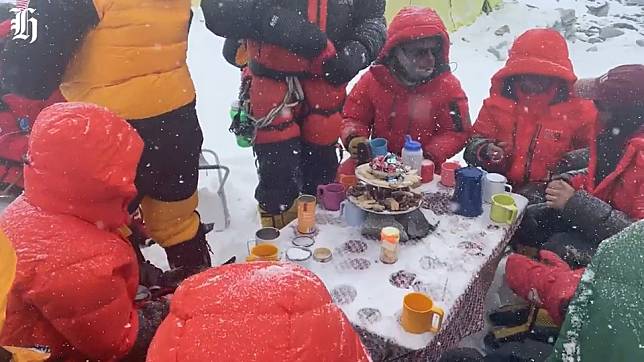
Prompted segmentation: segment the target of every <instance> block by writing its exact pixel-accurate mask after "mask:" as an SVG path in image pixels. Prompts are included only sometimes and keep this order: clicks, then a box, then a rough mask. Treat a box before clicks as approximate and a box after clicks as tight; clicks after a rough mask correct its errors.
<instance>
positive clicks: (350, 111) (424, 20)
mask: <svg viewBox="0 0 644 362" xmlns="http://www.w3.org/2000/svg"><path fill="white" fill-rule="evenodd" d="M427 37H439V38H440V39H441V40H442V54H441V55H440V59H437V61H436V63H437V69H440V68H441V65H442V68H443V69H442V72H441V73H439V74H437V75H436V76H435V78H433V79H432V80H430V81H428V82H427V83H424V84H421V85H419V86H416V87H412V88H409V87H406V86H405V85H403V84H402V83H400V82H399V81H398V79H397V78H396V77H395V76H394V75H393V74H392V73H391V71H390V70H389V68H388V67H387V66H386V65H384V64H383V63H384V62H386V59H387V58H388V57H389V55H390V53H391V51H392V50H393V49H394V48H395V47H396V46H397V45H399V44H401V43H403V42H406V41H409V40H415V39H421V38H427ZM449 44H450V43H449V36H448V34H447V30H446V28H445V25H444V24H443V21H442V20H441V19H440V17H439V16H438V15H437V14H436V12H434V10H432V9H429V8H418V7H406V8H403V9H402V10H400V12H399V13H398V14H397V15H396V16H395V17H394V19H393V20H392V22H391V24H390V25H389V30H388V33H387V41H386V43H385V46H384V47H383V49H382V51H381V52H380V55H379V57H378V60H377V62H378V63H380V64H376V65H373V66H372V67H371V68H370V69H369V71H368V72H367V73H366V74H365V75H364V76H362V78H360V81H358V83H357V84H356V85H355V87H354V88H353V90H352V91H351V94H350V95H349V97H348V99H347V101H346V103H345V105H344V109H343V118H344V121H343V124H342V140H343V141H344V142H345V145H346V146H348V142H349V139H350V138H352V137H355V136H362V137H367V138H368V137H374V138H376V137H382V138H386V139H387V140H388V141H389V151H391V152H396V153H398V154H400V151H401V150H402V148H403V145H404V143H405V141H404V136H405V135H407V134H409V135H411V136H412V138H413V139H415V140H418V141H420V143H421V144H422V145H423V150H424V153H425V158H429V159H431V160H432V161H434V163H436V165H437V166H438V165H440V164H442V163H443V162H445V160H446V159H448V158H449V157H452V156H454V155H455V154H456V153H457V152H459V151H460V150H461V149H462V148H463V146H464V145H465V142H466V141H467V139H468V137H469V136H470V128H471V125H470V117H469V110H468V106H467V97H466V96H465V93H464V92H463V89H462V88H461V84H460V83H459V81H458V80H457V79H456V77H455V76H454V75H453V74H452V73H451V71H450V70H449Z"/></svg>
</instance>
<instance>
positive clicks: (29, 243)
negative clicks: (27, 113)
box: [0, 103, 143, 361]
mask: <svg viewBox="0 0 644 362" xmlns="http://www.w3.org/2000/svg"><path fill="white" fill-rule="evenodd" d="M142 148H143V142H142V141H141V139H140V137H139V136H138V134H137V133H136V131H135V130H134V129H133V128H132V127H131V126H130V125H129V124H128V123H127V122H125V121H124V120H122V119H120V118H118V117H116V116H115V115H114V114H112V113H111V112H109V111H107V109H105V108H102V107H98V106H94V105H89V104H83V103H58V104H55V105H53V106H50V107H48V108H46V109H45V110H43V111H42V112H41V113H40V115H39V116H38V118H37V119H36V121H35V123H34V128H33V131H32V134H31V137H30V140H29V156H28V158H29V159H28V165H27V166H25V170H24V175H25V193H24V194H23V195H22V196H20V197H19V198H18V199H16V201H14V202H13V203H12V204H11V205H9V206H8V207H7V209H6V210H5V212H4V213H3V214H2V216H1V217H0V227H2V229H3V230H4V231H5V232H6V234H7V236H8V238H9V240H11V242H12V243H13V245H14V247H15V249H16V253H17V256H18V265H17V270H16V277H15V281H14V285H13V288H12V290H11V293H10V294H9V301H8V307H7V318H6V321H5V325H4V329H3V330H2V334H1V335H0V345H16V346H33V345H45V346H48V347H50V348H51V352H52V358H53V359H54V360H58V359H60V360H64V361H85V360H87V359H89V360H102V361H111V360H116V359H118V358H120V357H122V356H124V355H125V354H126V353H127V352H128V351H129V350H130V348H131V347H132V346H133V344H134V342H135V339H136V336H137V331H138V316H137V312H136V310H135V308H134V297H135V294H136V289H137V284H138V279H139V275H138V265H137V261H136V256H135V255H134V251H133V250H132V248H131V246H130V244H129V243H128V242H127V241H125V240H124V239H122V238H121V237H120V236H119V235H118V234H117V233H115V232H112V230H114V229H115V228H116V227H118V226H120V225H123V224H124V223H125V222H126V221H127V217H128V214H127V210H126V207H127V204H128V202H129V201H130V200H131V199H132V197H133V196H134V195H135V192H136V190H135V188H134V177H135V172H136V165H137V163H138V160H139V157H140V154H141V152H142Z"/></svg>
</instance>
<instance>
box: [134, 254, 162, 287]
mask: <svg viewBox="0 0 644 362" xmlns="http://www.w3.org/2000/svg"><path fill="white" fill-rule="evenodd" d="M162 275H163V270H161V269H159V268H157V267H156V266H155V265H154V264H152V263H150V262H149V261H146V262H145V263H139V284H141V285H143V286H145V287H148V288H149V287H152V286H158V285H159V281H160V279H161V276H162Z"/></svg>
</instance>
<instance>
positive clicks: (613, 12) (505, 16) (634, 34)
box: [145, 0, 644, 265]
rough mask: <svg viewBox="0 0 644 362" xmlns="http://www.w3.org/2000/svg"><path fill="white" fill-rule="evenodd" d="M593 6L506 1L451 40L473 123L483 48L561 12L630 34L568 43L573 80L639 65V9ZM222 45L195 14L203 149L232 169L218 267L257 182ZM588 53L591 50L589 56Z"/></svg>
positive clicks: (215, 241)
mask: <svg viewBox="0 0 644 362" xmlns="http://www.w3.org/2000/svg"><path fill="white" fill-rule="evenodd" d="M629 1H633V0H623V2H624V3H627V2H629ZM593 3H594V2H592V1H586V0H556V1H555V0H516V1H512V0H506V1H505V3H504V4H503V6H502V7H501V8H500V9H499V10H497V11H494V12H492V13H491V14H490V15H484V16H481V17H480V18H479V19H478V20H477V21H476V23H474V24H473V25H471V26H469V27H466V28H463V29H460V30H459V31H457V32H455V33H453V34H451V39H452V46H451V61H452V69H453V70H454V72H455V74H456V75H457V76H458V78H459V79H460V81H461V83H462V85H463V87H464V89H465V91H466V92H467V95H468V97H469V102H470V113H471V116H472V120H474V119H476V115H477V113H478V110H479V109H480V107H481V104H482V102H483V99H484V98H485V97H486V96H487V95H488V91H489V87H490V78H491V76H492V74H494V73H495V72H496V71H497V70H498V69H499V68H500V67H501V66H502V65H503V64H504V61H501V60H499V59H497V56H496V55H494V54H492V53H490V52H489V51H488V49H489V48H498V51H499V53H500V54H501V57H504V55H505V54H506V53H507V49H508V47H509V46H510V45H511V44H512V41H513V40H514V38H516V37H517V36H518V35H520V34H521V33H522V32H524V31H525V30H527V29H530V28H534V27H551V26H553V25H555V23H557V22H561V12H560V10H558V9H572V10H575V14H576V16H577V17H578V21H577V22H578V24H577V27H578V30H583V31H586V33H582V32H578V33H576V34H577V35H578V36H579V37H580V38H584V39H587V37H588V35H587V34H590V37H596V36H595V35H594V33H596V32H597V31H598V30H599V28H602V27H604V26H607V25H610V24H614V23H625V24H630V25H634V27H635V28H636V30H632V29H628V28H620V30H621V31H623V32H624V34H623V35H622V36H619V37H615V38H610V39H607V40H606V41H604V42H601V43H594V44H591V43H589V42H586V41H581V40H579V39H576V40H571V41H570V42H569V46H570V52H571V58H572V61H573V64H574V66H575V70H576V72H577V74H578V76H579V77H582V78H583V77H591V76H598V75H600V74H602V73H603V72H605V71H606V70H608V69H610V68H611V67H613V66H616V65H619V64H624V63H641V62H642V61H643V59H644V47H642V46H638V45H637V44H636V41H637V40H639V39H644V25H643V24H644V17H641V14H644V11H643V8H642V7H641V6H626V5H624V4H622V3H621V2H619V1H609V3H610V10H609V14H608V16H607V17H596V16H593V15H591V14H588V12H587V9H586V5H587V4H593ZM596 3H602V1H597V2H596ZM629 18H630V19H629ZM637 21H639V24H638V23H637ZM503 25H508V26H509V29H510V31H509V32H508V33H506V34H504V35H502V36H497V35H495V34H494V32H495V31H496V30H497V29H498V28H500V27H501V26H503ZM592 26H596V27H597V28H592ZM620 26H623V25H620ZM504 42H506V43H505V45H504ZM222 45H223V39H221V38H219V37H216V36H215V35H213V34H211V33H210V32H209V31H208V30H207V29H206V28H205V25H204V23H203V17H202V16H201V14H200V13H199V11H197V14H196V16H195V20H194V22H193V24H192V28H191V31H190V41H189V46H190V49H189V65H190V69H191V72H192V75H193V78H194V81H195V84H196V87H197V97H198V98H197V100H198V101H197V108H198V112H199V117H200V120H201V125H202V127H203V129H204V134H205V141H204V147H207V148H210V149H212V150H214V151H216V152H217V153H218V154H219V156H220V157H221V162H222V164H224V165H227V166H229V167H230V168H231V170H232V172H231V176H230V180H229V182H228V184H227V185H226V195H227V198H228V205H229V207H230V211H231V218H232V220H231V224H230V227H229V228H228V229H227V230H225V231H223V232H217V233H212V234H210V235H209V241H210V244H211V246H212V248H213V251H214V253H215V255H214V258H215V261H217V262H220V261H223V260H225V259H227V258H228V257H229V256H231V255H237V256H238V257H243V256H245V254H246V240H248V239H251V238H252V237H253V233H254V231H255V229H256V228H257V227H258V226H259V222H258V217H257V213H256V203H255V200H254V198H253V192H254V188H255V185H256V183H257V176H256V172H255V166H254V161H253V155H252V151H251V150H249V149H242V148H239V147H237V145H236V144H235V138H234V136H233V135H232V134H230V133H229V132H228V126H229V123H230V119H229V116H228V110H229V104H230V102H231V101H232V100H233V99H234V98H235V97H236V94H237V88H238V84H239V73H238V70H237V69H236V68H234V67H232V66H230V65H228V64H227V63H226V62H225V61H224V60H223V58H222V56H221V47H222ZM592 47H596V49H594V48H593V49H591V51H588V49H589V48H592ZM593 50H595V51H593ZM215 180H216V178H214V177H213V176H212V175H209V176H208V177H207V178H206V179H205V180H202V182H203V183H204V185H205V186H209V185H210V187H214V185H215V184H216V182H215ZM213 205H214V204H208V203H207V202H203V200H202V204H201V206H200V208H202V209H205V213H206V214H208V211H211V210H209V208H212V207H213ZM207 221H208V220H207ZM145 254H146V255H147V256H148V257H150V258H151V259H152V260H153V261H154V262H157V263H159V264H160V265H165V257H164V253H163V251H162V250H161V249H160V248H159V247H157V246H153V247H150V248H147V249H146V250H145Z"/></svg>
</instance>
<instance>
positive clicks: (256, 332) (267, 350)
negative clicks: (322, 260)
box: [147, 262, 369, 362]
mask: <svg viewBox="0 0 644 362" xmlns="http://www.w3.org/2000/svg"><path fill="white" fill-rule="evenodd" d="M147 361H148V362H161V361H168V362H169V361H172V362H178V361H181V362H188V361H195V362H202V361H219V362H228V361H231V362H233V361H235V362H236V361H244V362H253V361H257V362H282V361H289V362H294V361H298V362H317V361H326V362H331V361H337V362H357V361H365V362H366V361H369V357H368V356H367V352H366V351H365V349H364V347H363V345H362V343H361V342H360V338H359V337H358V335H357V334H356V333H355V332H354V330H353V329H352V327H351V324H350V323H349V321H348V320H347V318H346V317H345V315H344V314H343V313H342V311H341V310H340V308H338V307H337V306H336V305H335V304H333V302H332V300H331V296H330V295H329V292H328V291H327V289H326V288H325V286H324V284H323V283H322V281H320V279H318V278H317V277H316V276H315V275H314V274H313V273H311V272H310V271H308V270H307V269H304V268H302V267H300V266H298V265H296V264H291V263H288V264H287V263H269V262H255V263H246V264H233V265H226V266H222V267H219V268H214V269H209V270H207V271H204V272H202V273H201V274H198V275H195V276H193V277H191V278H190V279H187V280H186V281H185V282H184V283H183V284H181V286H180V287H179V288H178V289H177V291H176V293H175V294H174V296H173V299H172V305H171V306H170V314H169V315H168V317H167V318H166V319H165V320H164V321H163V323H162V324H161V326H160V327H159V329H158V330H157V333H156V335H155V336H154V339H153V340H152V344H151V345H150V348H149V350H148V359H147Z"/></svg>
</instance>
